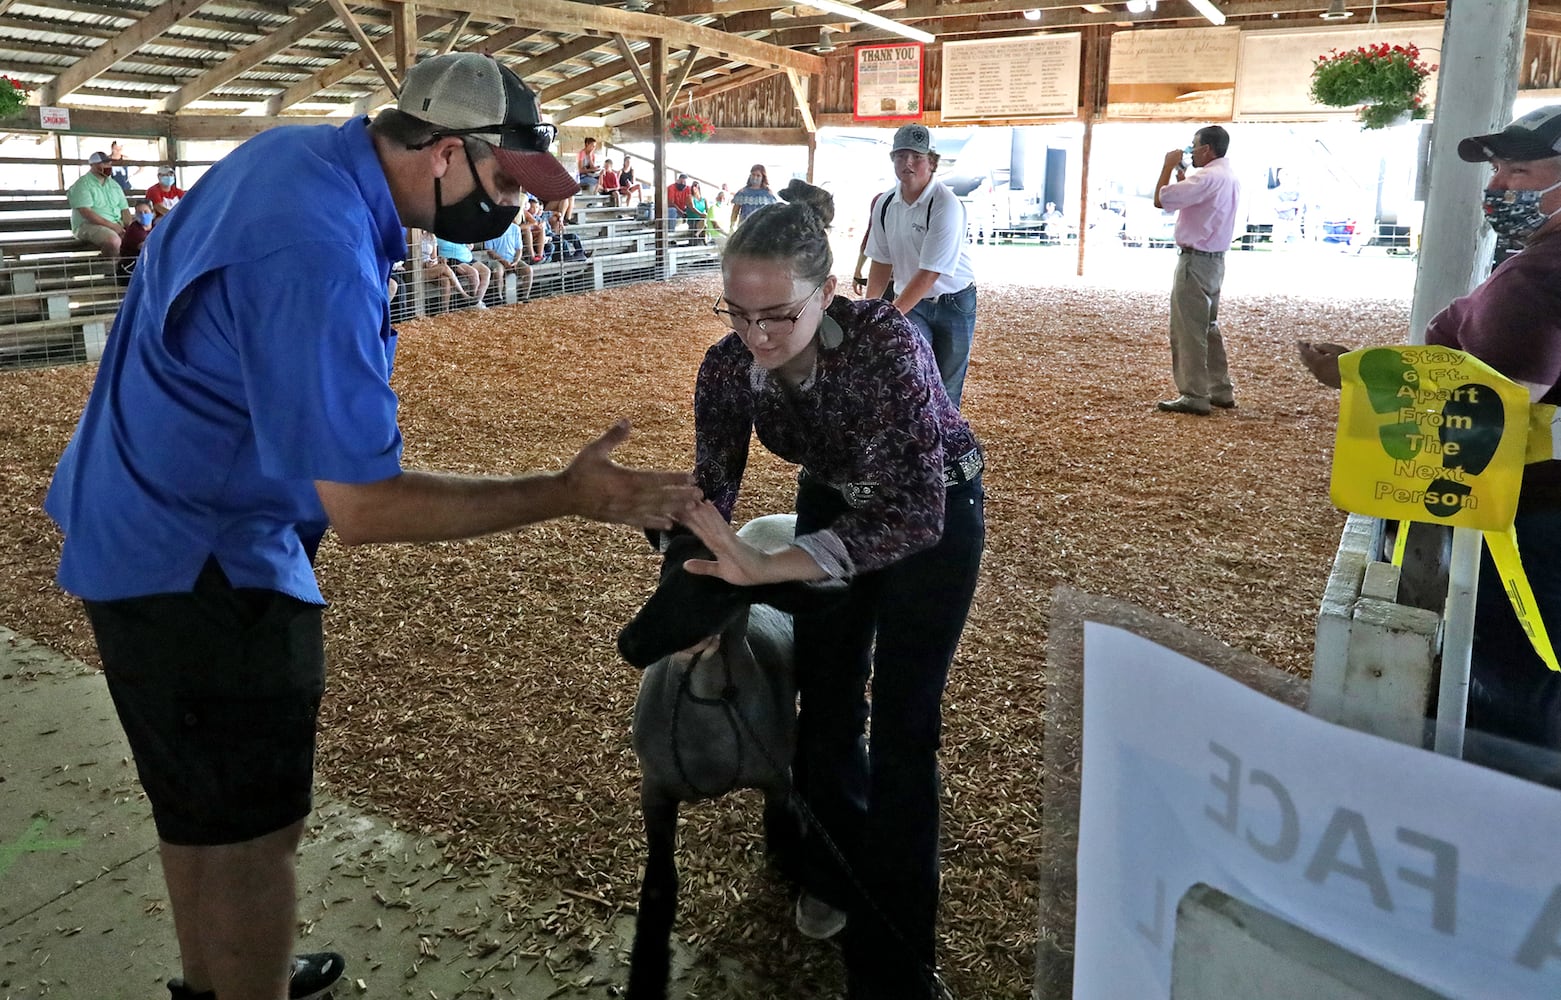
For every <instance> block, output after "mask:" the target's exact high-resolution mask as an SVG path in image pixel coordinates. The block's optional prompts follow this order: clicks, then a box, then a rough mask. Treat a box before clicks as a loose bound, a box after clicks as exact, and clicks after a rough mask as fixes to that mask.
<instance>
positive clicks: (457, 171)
mask: <svg viewBox="0 0 1561 1000" xmlns="http://www.w3.org/2000/svg"><path fill="white" fill-rule="evenodd" d="M539 110H540V109H539V108H538V104H537V99H536V95H534V94H533V93H532V92H531V91H530V90H528V89H527V88H526V86H525V84H524V83H522V82H521V81H520V79H519V77H517V76H516V75H515V74H514V73H512V72H511V71H509V70H508V69H505V68H504V67H502V66H500V65H499V63H498V62H496V61H495V60H493V59H491V58H489V57H487V56H481V55H473V54H464V53H457V54H450V55H444V56H438V57H436V58H433V59H429V60H426V61H424V62H422V63H419V64H418V65H417V66H415V67H414V68H413V69H412V70H411V71H410V72H409V73H408V74H407V77H406V79H405V81H404V83H403V86H402V89H401V96H400V100H399V104H398V107H397V108H395V109H391V110H387V111H385V112H382V113H381V114H380V115H379V117H378V118H376V119H375V120H374V121H373V122H372V123H371V122H370V121H369V120H368V119H366V118H359V119H355V120H353V121H351V122H349V123H347V124H345V125H342V126H340V127H335V126H329V125H319V126H290V127H282V128H274V129H270V130H268V131H266V132H263V133H261V134H260V135H258V136H256V137H254V138H252V139H250V140H249V141H248V142H246V143H244V144H243V145H242V146H240V147H239V148H238V149H236V150H235V151H233V152H232V153H230V154H229V155H228V156H226V157H224V158H223V159H222V160H221V161H220V162H218V163H217V164H216V165H215V166H213V167H212V168H211V170H210V171H208V172H207V173H206V175H205V176H204V177H202V178H201V182H200V183H199V184H198V185H196V186H195V187H193V188H191V190H190V192H189V194H188V195H186V196H185V198H184V202H185V203H187V207H184V208H181V209H180V210H179V211H178V212H174V213H171V214H170V215H168V216H167V217H166V218H164V219H163V220H162V221H161V222H160V223H158V226H157V231H156V233H155V234H154V236H153V238H152V239H151V240H150V241H149V242H148V244H147V246H146V249H145V250H144V251H143V252H142V256H141V262H140V265H139V266H138V268H137V272H136V280H135V281H133V282H131V284H130V288H129V292H128V294H127V295H126V297H125V301H124V304H123V306H122V307H121V308H120V310H119V313H118V315H117V317H116V318H115V321H114V328H113V332H112V335H111V336H110V337H109V339H108V346H107V349H106V352H105V354H104V357H103V360H102V363H101V366H100V367H99V370H98V375H97V382H96V385H95V387H94V389H93V391H92V395H91V398H90V400H89V401H88V404H87V408H86V411H85V413H84V414H83V415H82V418H81V422H80V424H79V425H78V427H77V429H76V433H75V435H74V436H73V438H72V440H71V442H70V444H69V445H68V447H67V448H66V451H65V454H64V455H63V457H62V458H61V459H60V463H59V467H58V468H57V470H56V472H55V476H54V481H53V483H52V485H51V487H50V490H49V495H48V497H47V499H46V501H45V505H44V506H45V509H46V510H47V511H48V512H49V514H50V515H51V516H52V517H53V518H54V519H55V521H56V522H57V523H58V524H59V525H60V527H61V529H62V530H63V531H64V534H65V542H64V548H63V551H62V555H61V559H60V569H59V580H60V584H61V585H62V586H63V587H64V588H65V589H66V590H68V591H70V592H71V593H73V594H75V595H77V596H79V597H80V598H82V600H83V603H84V605H85V607H86V610H87V615H88V618H89V619H90V620H91V622H92V627H93V632H94V636H95V637H96V640H97V645H98V650H99V652H100V654H101V656H102V661H103V673H104V676H105V678H106V680H107V683H108V687H109V692H110V694H111V695H112V696H113V699H114V703H115V708H116V710H117V711H118V714H119V718H120V721H121V724H122V725H123V727H124V729H125V733H126V736H127V737H128V739H129V743H130V747H131V750H132V752H133V754H134V756H135V761H136V768H137V772H138V774H139V775H140V778H141V782H142V785H143V787H144V788H145V790H146V794H147V799H148V801H149V802H150V804H151V807H152V817H153V820H154V821H155V823H156V825H157V831H158V839H159V846H160V853H161V857H162V863H163V874H164V878H165V880H166V882H167V885H168V892H169V899H170V901H171V903H172V907H173V916H174V927H175V931H176V933H177V935H178V939H179V951H180V959H181V964H182V965H183V976H182V978H180V979H176V980H174V981H172V982H171V983H169V990H170V992H171V993H172V994H173V996H174V998H175V1000H211V998H212V997H214V996H215V997H221V998H222V1000H301V998H304V997H315V996H319V995H320V994H321V993H323V992H325V991H326V990H328V989H329V988H330V986H331V984H332V983H333V982H334V981H336V980H337V979H338V978H339V977H340V976H341V974H342V970H343V962H342V959H341V956H339V955H334V954H317V955H306V956H302V957H300V958H297V959H294V958H292V957H291V952H292V944H293V935H294V933H295V929H296V927H297V924H296V909H297V901H296V888H295V877H296V874H295V872H296V850H297V847H298V843H299V840H300V837H301V835H302V832H303V827H304V822H305V819H306V818H307V816H308V813H309V810H310V807H311V788H312V780H313V766H314V745H315V724H316V717H317V713H318V708H319V703H320V697H321V693H322V691H323V689H324V685H325V661H324V646H323V639H322V636H321V614H320V613H321V607H322V605H323V604H324V603H325V602H324V598H323V597H322V596H321V593H320V588H319V585H318V583H317V582H316V580H315V576H314V567H313V561H314V556H315V553H316V550H317V548H318V546H319V544H320V541H321V538H322V536H323V535H324V534H325V532H326V530H327V529H328V528H334V529H335V531H336V533H337V536H338V537H339V539H340V541H341V542H342V543H343V544H346V545H358V544H363V543H366V542H385V541H434V540H439V539H455V538H465V537H470V536H473V535H480V534H484V533H488V532H495V531H506V530H510V529H513V528H517V527H520V526H522V525H526V524H531V523H533V522H536V521H541V520H545V519H549V518H555V517H561V516H565V515H574V516H578V517H584V518H589V519H592V520H598V521H608V522H616V523H623V524H630V525H635V526H637V527H658V528H668V527H670V526H671V524H672V520H673V518H674V517H675V516H676V515H678V514H680V513H681V512H683V511H685V510H687V509H690V508H691V507H692V505H693V503H694V502H695V501H696V500H697V499H698V496H699V493H698V490H697V489H695V488H694V487H692V486H691V485H689V482H690V480H689V477H688V476H687V475H686V474H683V473H672V472H666V473H661V472H642V471H636V470H632V469H627V468H624V467H623V466H620V465H617V464H616V463H614V462H613V461H612V459H611V452H612V451H613V449H614V448H616V447H617V446H618V445H619V444H621V443H622V442H623V441H624V440H625V439H626V438H627V437H628V434H629V429H628V424H627V423H626V422H622V421H620V422H619V423H617V424H615V425H614V426H613V427H611V428H609V429H608V430H607V431H606V433H604V434H603V435H602V436H601V437H599V438H597V439H596V440H595V441H592V442H590V443H589V444H587V445H585V446H584V447H583V448H582V449H581V450H580V452H579V453H578V454H577V455H576V456H575V457H574V459H573V460H572V461H571V462H570V463H569V465H568V466H567V468H565V469H563V470H561V471H558V472H551V473H539V474H533V475H515V476H490V477H482V476H457V475H450V474H443V473H437V472H423V471H411V470H404V469H403V468H402V467H401V446H402V442H401V433H400V430H399V429H398V427H397V423H396V412H397V401H396V395H395V393H394V392H393V391H392V389H391V387H390V371H391V363H392V360H393V357H394V352H395V344H396V333H395V331H394V330H392V329H391V327H390V309H389V302H388V301H387V298H386V289H387V284H388V280H389V278H390V271H391V265H392V264H393V263H395V262H396V261H399V260H401V259H402V257H404V256H405V254H406V234H405V230H406V228H416V229H431V230H433V232H434V233H436V234H437V235H439V236H441V237H443V238H445V239H448V240H451V241H453V242H458V243H478V242H482V241H485V240H488V239H491V238H493V237H495V236H499V235H501V234H502V233H503V232H504V231H505V230H506V229H507V228H508V227H509V225H510V223H511V222H512V221H513V220H514V218H515V215H516V213H517V212H518V211H519V206H520V200H521V198H522V189H524V190H527V191H531V192H534V193H536V194H537V195H538V196H539V197H542V198H545V199H546V198H560V197H565V196H567V195H569V194H572V193H573V192H574V191H575V182H574V180H573V178H572V177H570V175H569V173H568V172H567V171H566V170H564V168H563V166H562V165H561V164H560V163H559V162H558V160H557V159H556V158H554V157H553V156H552V154H551V153H549V152H548V148H549V146H550V145H551V144H552V142H553V138H554V129H553V127H552V126H551V125H547V124H545V123H543V122H542V120H541V116H540V114H539ZM300 223H301V224H300Z"/></svg>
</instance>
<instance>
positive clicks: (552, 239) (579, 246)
mask: <svg viewBox="0 0 1561 1000" xmlns="http://www.w3.org/2000/svg"><path fill="white" fill-rule="evenodd" d="M537 218H538V219H540V220H542V255H541V256H540V257H539V258H537V261H538V263H540V262H542V261H548V260H552V259H554V258H555V257H559V256H560V254H562V259H563V260H585V259H586V258H587V257H589V256H591V253H590V251H588V250H586V248H585V244H583V243H581V242H580V237H578V236H576V235H575V234H574V233H569V232H564V231H563V230H559V231H557V232H554V230H553V223H554V222H556V221H557V218H558V217H557V216H556V215H555V214H554V213H552V212H540V213H538V215H537Z"/></svg>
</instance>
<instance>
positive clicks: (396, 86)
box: [329, 0, 401, 93]
mask: <svg viewBox="0 0 1561 1000" xmlns="http://www.w3.org/2000/svg"><path fill="white" fill-rule="evenodd" d="M329 2H330V5H331V6H332V7H333V8H335V10H336V16H337V17H338V18H340V19H341V23H342V24H343V25H345V26H346V28H347V30H348V31H349V32H351V33H352V37H353V38H354V39H356V40H357V42H358V48H359V49H362V50H363V54H364V55H366V56H368V57H369V62H371V63H373V64H374V69H375V70H377V71H378V72H379V78H380V79H381V80H384V81H385V86H387V87H389V88H390V90H391V92H392V93H400V92H401V81H400V80H398V79H396V74H395V72H394V71H393V70H392V69H391V68H390V64H389V63H387V62H385V57H384V56H382V55H380V52H379V48H378V47H377V46H376V45H375V44H374V40H373V39H372V38H370V37H369V36H368V35H367V34H366V33H365V32H364V30H363V26H362V25H360V24H359V23H358V22H357V21H356V20H354V19H353V16H352V11H351V10H350V9H348V7H347V3H346V0H329ZM398 41H399V39H398V38H397V37H396V35H395V33H394V32H392V33H391V35H390V49H391V51H392V52H394V51H395V50H396V49H397V48H398V46H397V42H398Z"/></svg>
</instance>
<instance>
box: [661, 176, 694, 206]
mask: <svg viewBox="0 0 1561 1000" xmlns="http://www.w3.org/2000/svg"><path fill="white" fill-rule="evenodd" d="M693 196H694V189H693V187H692V186H690V185H689V183H688V175H687V174H678V179H677V183H675V184H668V185H667V204H668V205H669V206H671V207H672V208H675V209H677V210H678V211H679V212H681V213H682V214H684V215H687V214H688V207H689V200H690V199H691V198H693Z"/></svg>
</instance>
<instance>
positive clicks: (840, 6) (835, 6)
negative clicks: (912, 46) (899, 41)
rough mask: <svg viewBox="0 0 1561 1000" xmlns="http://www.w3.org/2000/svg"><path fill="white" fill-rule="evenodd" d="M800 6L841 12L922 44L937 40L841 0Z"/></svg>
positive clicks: (814, 1) (821, 0) (809, 1)
mask: <svg viewBox="0 0 1561 1000" xmlns="http://www.w3.org/2000/svg"><path fill="white" fill-rule="evenodd" d="M801 6H803V7H812V8H813V9H814V10H822V11H827V12H828V13H830V14H843V15H845V16H846V17H849V18H852V19H853V20H857V21H861V22H862V23H863V24H870V25H872V26H873V27H875V28H882V29H883V30H884V31H891V32H893V33H894V34H896V35H901V36H904V37H905V38H909V39H910V40H912V41H914V42H922V43H924V44H927V45H931V44H932V43H933V42H935V41H937V39H936V38H934V37H933V36H932V35H930V34H928V33H927V32H925V31H922V30H921V29H920V28H912V27H911V26H910V25H908V24H901V23H900V22H899V21H896V20H893V19H892V18H887V17H884V16H883V15H882V14H874V13H873V12H872V11H870V10H863V9H862V8H860V7H855V6H852V5H851V4H848V3H842V2H841V0H806V2H804V3H802V4H801Z"/></svg>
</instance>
